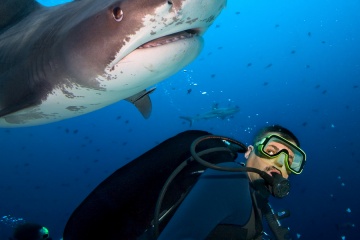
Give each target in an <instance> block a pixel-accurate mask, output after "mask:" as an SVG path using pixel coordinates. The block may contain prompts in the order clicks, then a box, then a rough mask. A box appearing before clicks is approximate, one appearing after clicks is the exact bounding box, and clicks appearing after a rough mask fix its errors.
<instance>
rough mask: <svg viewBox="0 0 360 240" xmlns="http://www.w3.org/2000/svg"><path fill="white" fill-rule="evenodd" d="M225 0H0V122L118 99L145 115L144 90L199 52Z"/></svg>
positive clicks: (38, 120)
mask: <svg viewBox="0 0 360 240" xmlns="http://www.w3.org/2000/svg"><path fill="white" fill-rule="evenodd" d="M225 3H226V0H170V1H165V0H118V1H115V0H78V1H74V2H70V3H66V4H62V5H58V6H54V7H44V6H41V5H40V4H39V3H37V2H36V1H35V0H1V2H0V127H18V126H31V125H39V124H45V123H49V122H54V121H58V120H62V119H66V118H71V117H75V116H79V115H82V114H85V113H88V112H91V111H94V110H97V109H100V108H102V107H105V106H107V105H110V104H112V103H115V102H117V101H120V100H122V99H126V100H128V101H130V102H132V103H134V104H135V106H136V107H137V108H138V109H139V110H140V112H141V113H142V115H143V116H144V117H145V118H147V117H149V115H150V113H151V101H150V98H149V96H148V95H149V93H150V92H152V91H153V90H154V89H151V90H150V91H146V90H145V89H146V88H148V87H150V86H152V85H154V84H156V83H158V82H160V81H162V80H164V79H165V78H167V77H169V76H170V75H172V74H174V73H176V72H177V71H179V70H180V69H181V68H183V67H184V66H186V65H187V64H189V63H190V62H191V61H193V60H194V59H195V58H196V57H197V56H198V54H199V53H200V51H201V49H202V46H203V40H202V37H201V36H202V35H203V34H204V32H205V31H206V30H207V29H208V28H209V26H210V25H211V24H212V23H213V21H214V20H215V18H216V17H217V16H218V15H219V14H220V12H221V10H222V9H223V7H224V6H225Z"/></svg>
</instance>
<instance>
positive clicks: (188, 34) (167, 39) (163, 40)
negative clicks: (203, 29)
mask: <svg viewBox="0 0 360 240" xmlns="http://www.w3.org/2000/svg"><path fill="white" fill-rule="evenodd" d="M197 35H198V33H197V32H195V31H183V32H179V33H174V34H171V35H168V36H164V37H160V38H157V39H154V40H152V41H150V42H147V43H145V44H143V45H141V46H140V47H138V49H143V48H151V47H159V46H162V45H165V44H168V43H172V42H176V41H179V40H182V39H186V38H192V37H194V36H197Z"/></svg>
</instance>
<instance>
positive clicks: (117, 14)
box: [113, 7, 124, 22]
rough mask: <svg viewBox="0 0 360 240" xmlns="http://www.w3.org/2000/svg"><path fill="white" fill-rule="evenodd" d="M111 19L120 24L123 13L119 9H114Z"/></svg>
mask: <svg viewBox="0 0 360 240" xmlns="http://www.w3.org/2000/svg"><path fill="white" fill-rule="evenodd" d="M113 17H114V19H115V21H117V22H120V21H121V20H122V19H123V17H124V13H123V11H122V10H121V8H120V7H114V9H113Z"/></svg>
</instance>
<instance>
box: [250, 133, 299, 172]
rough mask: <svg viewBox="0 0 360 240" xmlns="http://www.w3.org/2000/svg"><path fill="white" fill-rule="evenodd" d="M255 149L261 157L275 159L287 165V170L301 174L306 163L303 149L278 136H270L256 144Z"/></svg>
mask: <svg viewBox="0 0 360 240" xmlns="http://www.w3.org/2000/svg"><path fill="white" fill-rule="evenodd" d="M255 149H256V151H257V153H259V154H260V156H261V157H265V158H269V159H274V158H277V161H278V162H279V163H280V164H283V165H284V164H285V167H286V169H287V170H289V171H290V172H292V173H295V174H300V173H301V172H302V170H303V168H304V165H305V162H306V154H305V152H304V151H303V150H301V148H299V147H298V146H296V145H295V144H293V143H292V142H290V141H288V140H287V139H285V138H283V137H280V136H278V135H274V134H272V135H269V136H267V137H265V138H263V139H261V140H260V141H259V142H258V143H256V144H255Z"/></svg>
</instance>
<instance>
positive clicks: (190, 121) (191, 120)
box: [179, 116, 194, 127]
mask: <svg viewBox="0 0 360 240" xmlns="http://www.w3.org/2000/svg"><path fill="white" fill-rule="evenodd" d="M179 118H181V119H185V120H187V121H189V123H190V127H191V126H192V124H193V122H194V119H192V118H191V117H184V116H180V117H179Z"/></svg>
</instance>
